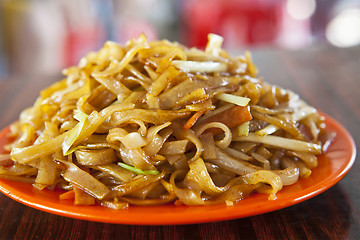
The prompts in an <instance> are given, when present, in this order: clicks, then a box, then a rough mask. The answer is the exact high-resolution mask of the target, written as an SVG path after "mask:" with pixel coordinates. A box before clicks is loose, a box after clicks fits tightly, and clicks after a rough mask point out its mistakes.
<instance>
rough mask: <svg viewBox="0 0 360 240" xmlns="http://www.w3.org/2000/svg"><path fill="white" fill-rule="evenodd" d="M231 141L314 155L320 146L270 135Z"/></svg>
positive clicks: (236, 137) (239, 137)
mask: <svg viewBox="0 0 360 240" xmlns="http://www.w3.org/2000/svg"><path fill="white" fill-rule="evenodd" d="M233 141H245V142H258V143H263V144H267V145H269V146H272V147H276V148H282V149H287V150H294V151H300V152H310V153H314V154H320V153H321V146H320V145H318V144H314V143H310V142H305V141H300V140H295V139H289V138H285V137H279V136H272V135H268V136H258V135H256V134H253V133H249V135H248V136H234V137H233Z"/></svg>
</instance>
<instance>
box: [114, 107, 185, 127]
mask: <svg viewBox="0 0 360 240" xmlns="http://www.w3.org/2000/svg"><path fill="white" fill-rule="evenodd" d="M190 114H191V112H190V111H186V110H178V111H170V110H145V109H133V110H131V111H121V112H116V113H115V114H114V115H113V116H112V118H111V121H110V122H111V124H112V125H113V126H119V125H120V124H121V123H124V122H128V121H129V120H131V119H139V120H141V121H143V122H146V123H153V124H164V123H167V122H172V121H174V120H176V119H182V118H187V117H189V115H190Z"/></svg>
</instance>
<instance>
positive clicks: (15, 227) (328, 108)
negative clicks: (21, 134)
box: [0, 46, 360, 240]
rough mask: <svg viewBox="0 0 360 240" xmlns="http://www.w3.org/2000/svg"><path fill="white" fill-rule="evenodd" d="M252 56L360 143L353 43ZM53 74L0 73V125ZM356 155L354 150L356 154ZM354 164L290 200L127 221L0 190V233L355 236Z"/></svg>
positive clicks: (269, 77)
mask: <svg viewBox="0 0 360 240" xmlns="http://www.w3.org/2000/svg"><path fill="white" fill-rule="evenodd" d="M253 58H254V61H255V63H256V65H257V66H258V68H259V70H260V75H261V76H263V77H264V79H265V81H267V82H270V83H272V84H276V85H279V86H282V87H284V88H288V89H291V90H293V91H294V92H296V93H298V94H299V95H300V96H301V97H302V98H303V99H304V100H305V101H307V102H308V103H309V104H310V105H313V106H315V107H316V108H318V109H320V110H321V111H323V112H324V113H326V114H328V115H329V116H332V117H333V118H334V119H336V120H337V121H339V122H340V123H341V124H342V125H343V126H345V128H346V129H347V130H348V131H349V132H350V133H351V134H352V136H353V138H354V140H355V143H356V144H357V152H359V146H360V127H359V123H360V121H359V120H360V47H356V48H350V49H338V48H333V47H329V46H314V47H310V48H308V49H305V50H300V51H286V50H274V49H261V50H256V51H254V52H253ZM58 79H60V76H59V77H45V76H40V77H36V76H33V75H29V76H27V77H11V78H9V79H3V80H0V128H1V129H2V128H4V127H6V126H7V125H8V124H10V123H11V122H12V121H15V120H16V119H17V118H18V115H19V113H20V112H21V110H22V109H24V108H26V107H29V106H30V105H32V103H33V102H34V100H35V99H36V97H37V95H38V92H39V90H41V89H42V88H45V87H46V86H48V85H49V84H50V83H52V82H54V81H56V80H58ZM357 160H359V157H357ZM358 171H360V163H359V161H355V164H354V166H353V167H352V169H351V170H350V172H349V173H348V174H347V175H346V176H345V177H344V178H343V179H342V180H341V181H340V182H339V183H337V184H336V185H335V186H333V187H332V188H330V189H329V190H327V191H326V192H324V193H322V194H320V195H318V196H316V197H314V198H312V199H310V200H307V201H305V202H302V203H299V204H297V205H294V206H291V207H288V208H285V209H282V210H278V211H274V212H270V213H266V214H262V215H258V216H253V217H247V218H242V219H235V220H228V221H222V222H213V223H204V224H192V225H175V226H166V225H164V226H132V225H121V224H107V223H97V222H90V221H83V220H76V219H71V218H66V217H61V216H57V215H53V214H50V213H45V212H42V211H39V210H36V209H33V208H30V207H27V206H24V205H22V204H20V203H18V202H16V201H14V200H11V199H10V198H8V197H7V196H5V195H3V194H0V239H58V238H61V239H115V238H119V237H121V238H122V239H141V240H143V239H264V238H266V239H306V238H307V239H355V238H356V237H358V236H360V176H359V174H358Z"/></svg>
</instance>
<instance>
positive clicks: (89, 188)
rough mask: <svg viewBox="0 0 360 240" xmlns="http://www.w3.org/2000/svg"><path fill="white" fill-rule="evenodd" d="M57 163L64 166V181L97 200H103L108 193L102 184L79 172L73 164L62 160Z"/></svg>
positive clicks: (83, 172)
mask: <svg viewBox="0 0 360 240" xmlns="http://www.w3.org/2000/svg"><path fill="white" fill-rule="evenodd" d="M57 161H59V162H61V163H63V164H64V165H65V166H66V170H65V171H64V172H63V173H62V176H63V178H64V179H65V180H66V181H68V182H70V183H72V184H73V185H75V186H77V187H79V188H80V189H82V190H83V191H85V192H87V193H88V194H90V195H91V196H93V197H96V198H97V199H103V198H105V197H106V196H107V195H108V194H109V193H110V189H108V188H107V187H106V186H105V185H104V184H103V183H101V182H100V181H98V180H97V179H96V178H94V177H93V176H92V175H90V174H89V173H87V172H85V171H84V170H81V169H80V168H79V167H78V166H76V165H75V164H74V163H71V162H68V161H63V160H57Z"/></svg>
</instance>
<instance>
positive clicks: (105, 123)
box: [0, 34, 326, 209]
mask: <svg viewBox="0 0 360 240" xmlns="http://www.w3.org/2000/svg"><path fill="white" fill-rule="evenodd" d="M222 41H223V39H222V38H221V37H220V36H217V35H214V34H210V35H209V42H208V44H207V46H206V49H205V51H201V50H198V49H194V48H191V49H189V48H186V47H184V46H182V45H180V44H178V43H172V42H169V41H166V40H163V41H154V42H149V41H148V40H147V39H146V37H145V36H144V35H141V36H140V37H139V38H137V39H132V40H130V41H128V42H127V43H126V44H125V45H124V46H122V45H119V44H116V43H114V42H107V43H105V45H104V47H103V48H101V49H100V50H99V51H98V52H91V53H89V54H88V55H87V56H86V57H84V58H83V59H81V61H80V63H79V65H78V66H73V67H70V68H67V69H65V70H64V71H63V73H64V75H65V78H64V79H63V80H61V81H59V82H56V83H54V84H53V85H51V86H49V87H48V88H46V89H44V90H42V91H41V92H40V96H39V97H38V99H37V100H36V102H35V103H34V105H33V106H32V107H30V108H28V109H26V110H24V111H23V112H22V113H21V115H20V118H19V120H18V121H17V122H15V123H13V124H12V125H11V131H10V136H9V137H11V138H12V139H14V141H13V142H12V143H11V144H9V145H7V146H6V149H7V150H8V151H9V154H3V155H1V156H0V177H2V178H6V179H13V180H17V181H24V182H30V183H32V185H33V187H35V188H37V189H39V190H42V189H44V188H48V189H62V191H64V193H63V194H61V195H60V198H61V199H68V200H73V201H74V204H77V205H94V204H100V205H103V206H105V207H110V208H115V209H123V208H127V207H129V205H161V204H169V203H170V204H177V205H181V204H186V205H209V204H219V203H226V204H229V205H231V204H233V203H234V202H236V201H238V200H241V199H243V198H245V197H247V196H249V195H250V194H253V193H255V192H258V193H260V194H268V196H269V201H270V200H271V199H275V198H276V193H277V192H278V191H281V189H282V188H283V187H284V186H286V185H291V184H294V183H296V182H297V181H298V179H299V178H306V177H309V176H310V175H311V171H312V170H313V168H315V167H316V166H317V158H316V155H319V154H321V153H322V146H323V145H324V141H325V140H326V139H325V140H324V137H323V135H324V124H323V119H322V117H321V116H320V115H319V114H318V112H317V111H316V109H314V108H313V107H311V106H309V105H307V104H306V103H305V102H304V101H302V100H301V99H300V98H299V96H298V95H296V94H294V93H293V92H291V91H289V90H285V89H282V88H280V87H277V86H272V85H270V84H268V83H266V82H264V81H263V80H262V79H261V78H259V77H258V76H257V69H256V66H255V65H254V63H253V62H252V60H251V57H250V54H249V53H245V55H244V56H237V57H230V56H229V55H228V53H227V52H226V51H225V50H224V49H222V47H221V45H222ZM314 171H316V169H315V170H314Z"/></svg>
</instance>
